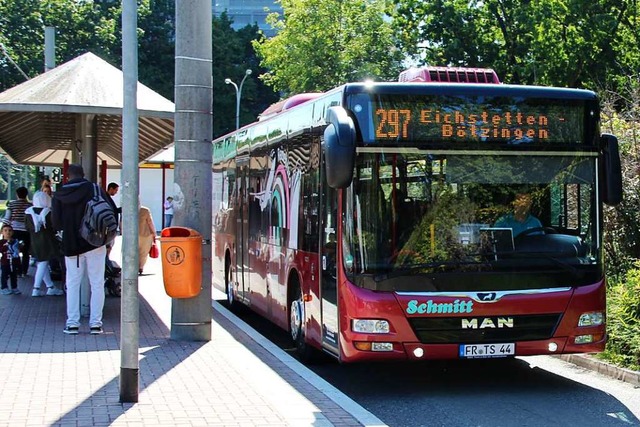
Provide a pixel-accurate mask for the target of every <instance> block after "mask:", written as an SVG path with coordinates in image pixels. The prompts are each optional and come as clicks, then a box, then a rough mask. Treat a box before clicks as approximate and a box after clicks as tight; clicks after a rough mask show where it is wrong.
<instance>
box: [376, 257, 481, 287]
mask: <svg viewBox="0 0 640 427" xmlns="http://www.w3.org/2000/svg"><path fill="white" fill-rule="evenodd" d="M462 265H474V266H480V265H485V264H484V263H482V264H479V263H476V262H462V261H444V262H428V263H422V264H411V265H407V266H402V267H399V268H394V269H393V270H391V271H389V272H387V273H383V274H376V275H374V276H373V280H374V281H375V282H382V281H383V280H389V279H394V278H396V277H400V276H405V275H407V274H413V273H416V272H419V271H420V270H427V269H430V270H431V271H425V272H423V273H433V272H435V270H437V269H442V270H445V269H450V268H452V267H460V266H462Z"/></svg>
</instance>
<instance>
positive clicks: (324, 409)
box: [0, 260, 383, 427]
mask: <svg viewBox="0 0 640 427" xmlns="http://www.w3.org/2000/svg"><path fill="white" fill-rule="evenodd" d="M148 265H149V267H148V268H147V267H146V268H145V271H148V272H149V273H150V274H145V275H144V276H141V277H140V280H139V290H140V294H141V298H140V343H139V346H140V351H139V353H140V391H139V402H138V403H136V404H121V403H120V402H119V373H120V351H119V347H120V338H121V336H120V327H119V325H120V298H116V297H107V298H106V303H105V308H104V331H105V333H104V334H103V335H90V334H89V333H88V326H87V325H86V323H85V324H83V325H82V326H81V329H80V331H81V332H80V334H79V335H77V336H68V335H65V334H63V333H62V329H63V327H64V324H65V298H64V297H39V298H34V297H31V283H32V278H30V277H26V278H21V279H20V283H19V288H20V289H21V290H22V292H23V293H22V295H11V296H5V295H1V296H0V366H1V367H2V369H0V390H1V392H0V393H1V395H0V426H11V427H14V426H107V425H109V426H111V425H114V426H143V425H144V426H146V425H148V426H152V425H153V426H158V425H171V426H318V427H322V426H360V425H371V426H372V425H383V424H382V423H381V422H380V421H379V420H378V419H377V418H375V417H374V416H373V415H371V414H370V413H368V412H367V411H365V410H364V409H363V408H361V407H359V406H358V405H357V404H355V402H353V401H350V399H349V398H348V397H346V396H344V395H341V393H340V392H338V391H337V390H335V389H332V388H331V386H328V385H326V384H322V380H319V379H318V378H313V376H314V374H313V373H311V371H308V370H307V371H300V370H298V369H292V368H291V367H292V366H293V365H292V363H297V362H295V361H294V362H291V361H290V360H288V359H287V357H289V356H288V355H286V353H284V352H282V353H283V354H284V356H282V355H278V354H277V353H276V352H275V351H274V350H273V349H269V350H268V349H267V348H266V347H265V345H264V343H261V342H260V339H259V338H256V336H253V337H252V336H251V334H250V332H251V331H249V334H248V333H247V332H245V331H243V329H242V326H238V324H237V323H234V320H233V318H232V317H229V316H232V315H230V314H228V312H227V313H225V310H224V309H223V308H222V307H219V306H218V309H215V310H212V312H213V324H212V325H213V327H212V329H213V334H212V335H213V336H212V340H211V341H210V342H182V341H173V340H170V339H169V335H170V333H169V329H168V324H169V323H170V322H169V321H168V319H169V318H170V304H171V303H170V301H171V300H170V298H168V297H167V296H166V294H164V289H163V285H162V279H161V276H160V266H159V263H158V261H157V260H151V261H150V263H149V264H148ZM32 270H33V269H32ZM83 320H84V321H86V319H83ZM302 369H306V368H304V367H303V368H302ZM300 372H305V373H304V374H303V375H301V374H300ZM307 372H308V373H307ZM309 373H310V374H309Z"/></svg>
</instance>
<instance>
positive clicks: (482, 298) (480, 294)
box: [476, 292, 498, 302]
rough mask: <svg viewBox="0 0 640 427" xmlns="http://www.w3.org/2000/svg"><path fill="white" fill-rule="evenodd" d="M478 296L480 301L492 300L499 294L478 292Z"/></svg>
mask: <svg viewBox="0 0 640 427" xmlns="http://www.w3.org/2000/svg"><path fill="white" fill-rule="evenodd" d="M476 295H477V296H478V301H480V302H492V301H495V300H496V298H497V296H498V294H497V293H495V292H486V293H484V292H478V293H477V294H476Z"/></svg>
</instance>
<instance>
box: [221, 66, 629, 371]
mask: <svg viewBox="0 0 640 427" xmlns="http://www.w3.org/2000/svg"><path fill="white" fill-rule="evenodd" d="M438 70H439V71H441V70H440V69H438ZM426 71H427V72H428V70H426ZM476 72H478V73H480V72H483V71H482V70H476ZM414 74H415V73H414ZM418 74H419V73H418ZM445 74H446V73H445ZM470 74H473V73H469V72H466V73H457V75H458V77H457V80H456V81H455V82H450V81H447V82H446V83H445V82H442V81H440V82H438V81H437V80H438V78H437V75H438V73H435V74H434V76H432V78H430V79H428V80H429V81H423V82H415V81H403V82H384V83H380V82H376V83H349V84H345V85H343V86H340V87H338V88H335V89H333V90H331V91H329V92H326V93H322V94H313V95H301V96H297V97H296V98H294V99H293V100H289V102H286V103H280V105H282V106H283V105H285V104H286V105H287V107H286V108H281V109H280V111H274V109H273V108H272V109H270V111H269V115H268V116H267V117H265V118H264V119H263V120H260V121H258V122H256V123H253V124H250V125H248V126H245V127H243V128H241V129H239V130H237V131H235V132H233V133H231V134H229V135H226V136H224V137H221V138H219V139H217V140H215V141H214V142H213V157H214V161H213V180H214V181H213V182H214V187H213V213H214V216H215V218H214V230H213V238H214V249H213V251H214V253H213V273H214V285H215V286H216V287H217V288H219V289H220V290H222V291H224V292H226V295H227V298H228V302H229V303H230V304H231V305H232V306H233V305H236V304H244V305H246V306H248V307H250V308H251V309H252V310H254V311H255V312H257V313H259V314H260V315H262V316H264V317H265V318H267V319H269V320H270V321H272V322H274V323H275V324H277V325H279V326H280V327H282V328H283V329H285V330H287V331H289V332H290V335H291V338H292V340H293V341H294V342H295V344H296V347H297V350H298V352H299V354H300V355H301V356H302V358H306V357H309V356H311V355H312V354H313V353H314V352H315V351H317V350H321V351H324V352H325V353H327V354H330V355H332V356H334V357H335V358H336V359H338V360H340V361H342V362H354V361H364V360H420V359H456V358H478V357H483V358H484V357H513V356H525V355H539V354H562V353H582V352H597V351H602V350H603V348H604V345H605V342H606V327H605V323H606V322H605V288H606V283H605V273H604V268H603V266H604V263H603V250H602V235H603V221H602V217H603V215H602V208H603V204H610V205H614V204H616V203H619V202H620V200H621V197H622V196H621V195H622V190H621V185H622V184H621V181H622V179H621V171H620V158H619V153H618V143H617V140H616V138H615V137H613V136H611V135H601V134H600V127H599V118H600V113H599V106H598V99H597V97H596V95H595V94H594V93H593V92H591V91H587V90H577V89H563V88H550V87H533V86H516V85H507V84H499V83H498V82H493V83H478V82H479V81H486V79H480V78H477V77H476V78H474V79H473V80H469V81H473V83H471V82H466V83H465V80H464V79H467V78H468V77H464V76H469V75H470ZM460 76H462V77H460ZM405 80H406V79H405ZM495 80H497V79H495ZM523 195H524V196H523ZM522 197H524V198H525V199H526V203H525V205H526V208H528V211H527V212H526V213H527V214H528V215H530V216H527V217H526V218H527V221H529V220H530V221H531V222H530V223H528V225H526V226H525V225H522V223H520V224H515V225H514V224H509V221H506V220H505V219H509V218H510V219H512V220H513V219H517V220H518V221H520V219H521V212H520V210H522V207H519V206H518V203H520V204H522V203H521V202H518V200H519V199H520V198H522ZM514 209H515V210H514Z"/></svg>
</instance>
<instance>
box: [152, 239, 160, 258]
mask: <svg viewBox="0 0 640 427" xmlns="http://www.w3.org/2000/svg"><path fill="white" fill-rule="evenodd" d="M149 256H150V257H151V258H158V256H160V251H159V250H158V245H157V244H156V242H155V241H154V242H153V243H152V244H151V248H150V249H149Z"/></svg>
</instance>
